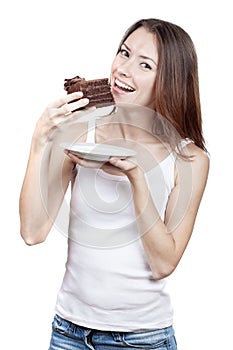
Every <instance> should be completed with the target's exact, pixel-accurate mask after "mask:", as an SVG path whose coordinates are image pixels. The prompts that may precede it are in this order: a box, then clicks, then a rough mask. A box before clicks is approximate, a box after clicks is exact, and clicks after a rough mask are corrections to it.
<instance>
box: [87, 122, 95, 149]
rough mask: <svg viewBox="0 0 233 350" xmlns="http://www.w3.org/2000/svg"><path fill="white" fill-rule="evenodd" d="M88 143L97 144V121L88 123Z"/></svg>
mask: <svg viewBox="0 0 233 350" xmlns="http://www.w3.org/2000/svg"><path fill="white" fill-rule="evenodd" d="M86 142H87V143H95V119H92V120H90V121H89V122H88V126H87V139H86Z"/></svg>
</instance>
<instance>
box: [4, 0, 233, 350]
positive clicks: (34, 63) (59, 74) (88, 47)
mask: <svg viewBox="0 0 233 350" xmlns="http://www.w3.org/2000/svg"><path fill="white" fill-rule="evenodd" d="M0 16H1V18H0V26H1V28H0V33H1V42H0V45H1V56H0V57H1V65H0V69H1V75H0V77H1V101H0V112H1V137H0V142H1V182H0V184H1V189H0V190H1V192H0V199H1V245H0V267H1V280H0V282H1V287H0V293H1V294H0V322H1V325H0V332H1V342H4V344H5V345H4V349H6V350H13V349H22V350H45V349H47V348H48V344H49V339H50V331H51V329H50V326H51V321H52V318H53V313H54V309H53V308H54V304H55V300H56V293H57V291H58V288H59V286H60V283H61V279H62V276H63V272H64V264H65V258H66V240H65V238H64V237H63V236H62V235H61V234H60V233H58V232H56V230H55V229H54V230H52V232H51V234H50V236H49V238H48V240H47V241H46V242H45V243H44V244H41V245H38V246H34V247H28V246H26V245H25V244H24V242H23V240H22V239H21V237H20V233H19V215H18V197H19V192H20V188H21V184H22V181H23V176H24V171H25V167H26V163H27V158H28V152H29V147H30V141H31V134H32V132H33V129H34V126H35V123H36V121H37V119H38V118H39V116H40V114H41V112H42V111H43V109H44V108H45V106H46V105H47V103H48V102H50V101H51V100H53V99H54V98H56V97H59V96H61V95H63V94H64V91H63V79H64V78H65V77H72V76H74V75H76V74H79V75H81V76H84V77H86V78H87V79H88V78H100V77H105V76H106V77H108V76H109V71H110V65H111V62H112V59H113V57H114V55H115V52H116V48H117V46H118V43H119V41H120V39H121V37H122V36H123V34H124V32H125V30H126V29H127V28H128V27H129V26H130V25H131V24H132V23H133V22H135V21H136V20H138V19H141V18H143V17H146V18H147V17H157V18H161V19H165V20H168V21H171V22H174V23H176V24H178V25H180V26H181V27H183V28H184V29H185V30H186V31H187V32H188V33H189V34H190V36H191V37H192V39H193V41H194V43H195V46H196V49H197V53H198V57H199V74H200V88H201V100H202V109H203V127H204V133H205V137H206V140H207V147H208V150H209V152H210V154H211V169H210V175H209V181H208V186H207V188H206V192H205V195H204V197H203V201H202V204H201V207H200V211H199V215H198V219H197V222H196V226H195V230H194V233H193V236H192V239H191V241H190V244H189V246H188V248H187V251H186V252H185V255H184V257H183V259H182V261H181V263H180V265H179V266H178V268H177V270H176V271H175V273H174V274H173V276H172V277H171V282H170V289H171V295H172V299H173V305H174V309H175V318H174V321H175V329H176V335H177V340H178V343H179V350H197V349H198V350H204V349H211V350H215V349H216V350H217V349H228V348H229V345H228V342H229V338H230V335H231V334H232V312H233V308H232V295H233V289H232V288H233V287H232V286H233V283H232V266H233V262H232V255H233V254H232V238H231V237H232V233H233V230H232V222H231V220H232V207H233V206H232V175H231V171H230V169H232V166H231V160H232V150H231V144H232V142H231V140H232V126H233V123H232V117H233V114H232V78H233V76H232V65H233V57H232V32H233V28H232V25H231V23H232V16H231V9H230V1H226V0H222V1H208V0H207V1H204V0H203V1H201V2H200V4H198V2H196V1H187V0H176V1H174V0H170V1H169V0H163V1H161V0H160V1H157V0H151V1H150V0H143V1H132V2H131V1H125V0H118V1H114V2H113V1H103V0H99V1H95V0H93V1H77V0H76V1H75V0H64V1H62V0H57V1H53V0H46V1H45V0H40V1H29V0H21V1H17V0H14V1H11V0H9V1H7V2H4V5H3V3H2V5H1V9H0Z"/></svg>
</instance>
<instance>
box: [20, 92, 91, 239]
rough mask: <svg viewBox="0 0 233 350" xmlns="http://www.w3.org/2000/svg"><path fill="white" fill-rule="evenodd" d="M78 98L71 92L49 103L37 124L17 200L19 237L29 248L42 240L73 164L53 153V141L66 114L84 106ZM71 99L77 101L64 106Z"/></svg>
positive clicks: (62, 194) (86, 101) (62, 195)
mask: <svg viewBox="0 0 233 350" xmlns="http://www.w3.org/2000/svg"><path fill="white" fill-rule="evenodd" d="M81 97H82V93H74V94H70V95H68V96H65V97H63V98H61V99H59V100H57V101H55V102H53V103H51V104H50V105H49V106H48V107H47V108H46V110H45V111H44V113H43V114H42V116H41V117H40V119H39V120H38V122H37V125H36V128H35V131H34V134H33V137H32V143H31V149H30V156H29V160H28V165H27V169H26V173H25V177H24V181H23V185H22V189H21V194H20V201H19V211H20V223H21V235H22V237H23V239H24V241H25V242H26V243H27V244H29V245H33V244H37V243H40V242H43V241H44V240H45V239H46V237H47V235H48V233H49V231H50V229H51V227H52V225H53V223H54V220H55V218H56V215H57V213H58V210H59V208H60V205H61V203H62V201H63V198H64V195H65V192H66V189H67V187H68V185H69V181H70V179H71V174H72V169H73V167H74V163H73V162H72V161H71V160H70V159H69V158H67V157H65V155H64V154H63V152H62V151H61V150H59V151H58V152H60V153H58V154H56V152H54V149H53V138H54V135H55V134H56V131H57V130H58V129H59V128H60V126H61V125H62V124H63V123H64V122H65V121H66V120H67V118H69V117H70V114H69V112H70V111H72V110H75V109H76V108H80V107H82V106H84V105H86V104H87V103H88V100H87V99H80V98H81ZM75 98H79V99H80V100H79V101H78V102H73V103H70V104H67V103H68V102H70V101H72V100H74V99H75Z"/></svg>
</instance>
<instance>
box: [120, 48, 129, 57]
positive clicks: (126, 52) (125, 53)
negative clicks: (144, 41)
mask: <svg viewBox="0 0 233 350" xmlns="http://www.w3.org/2000/svg"><path fill="white" fill-rule="evenodd" d="M120 54H121V55H122V56H125V57H129V52H128V51H127V50H126V49H121V50H120Z"/></svg>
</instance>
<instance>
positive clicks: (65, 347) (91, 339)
mask: <svg viewBox="0 0 233 350" xmlns="http://www.w3.org/2000/svg"><path fill="white" fill-rule="evenodd" d="M76 349H81V350H88V349H92V350H116V349H141V350H146V349H159V350H177V347H176V340H175V336H174V331H173V328H172V326H170V327H167V328H163V329H156V330H150V331H142V332H135V333H134V332H132V333H131V332H108V331H99V330H95V329H89V328H85V327H81V326H78V325H75V324H74V323H71V322H69V321H66V320H64V319H63V318H61V317H60V316H58V315H55V317H54V320H53V330H52V336H51V342H50V347H49V350H76Z"/></svg>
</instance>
